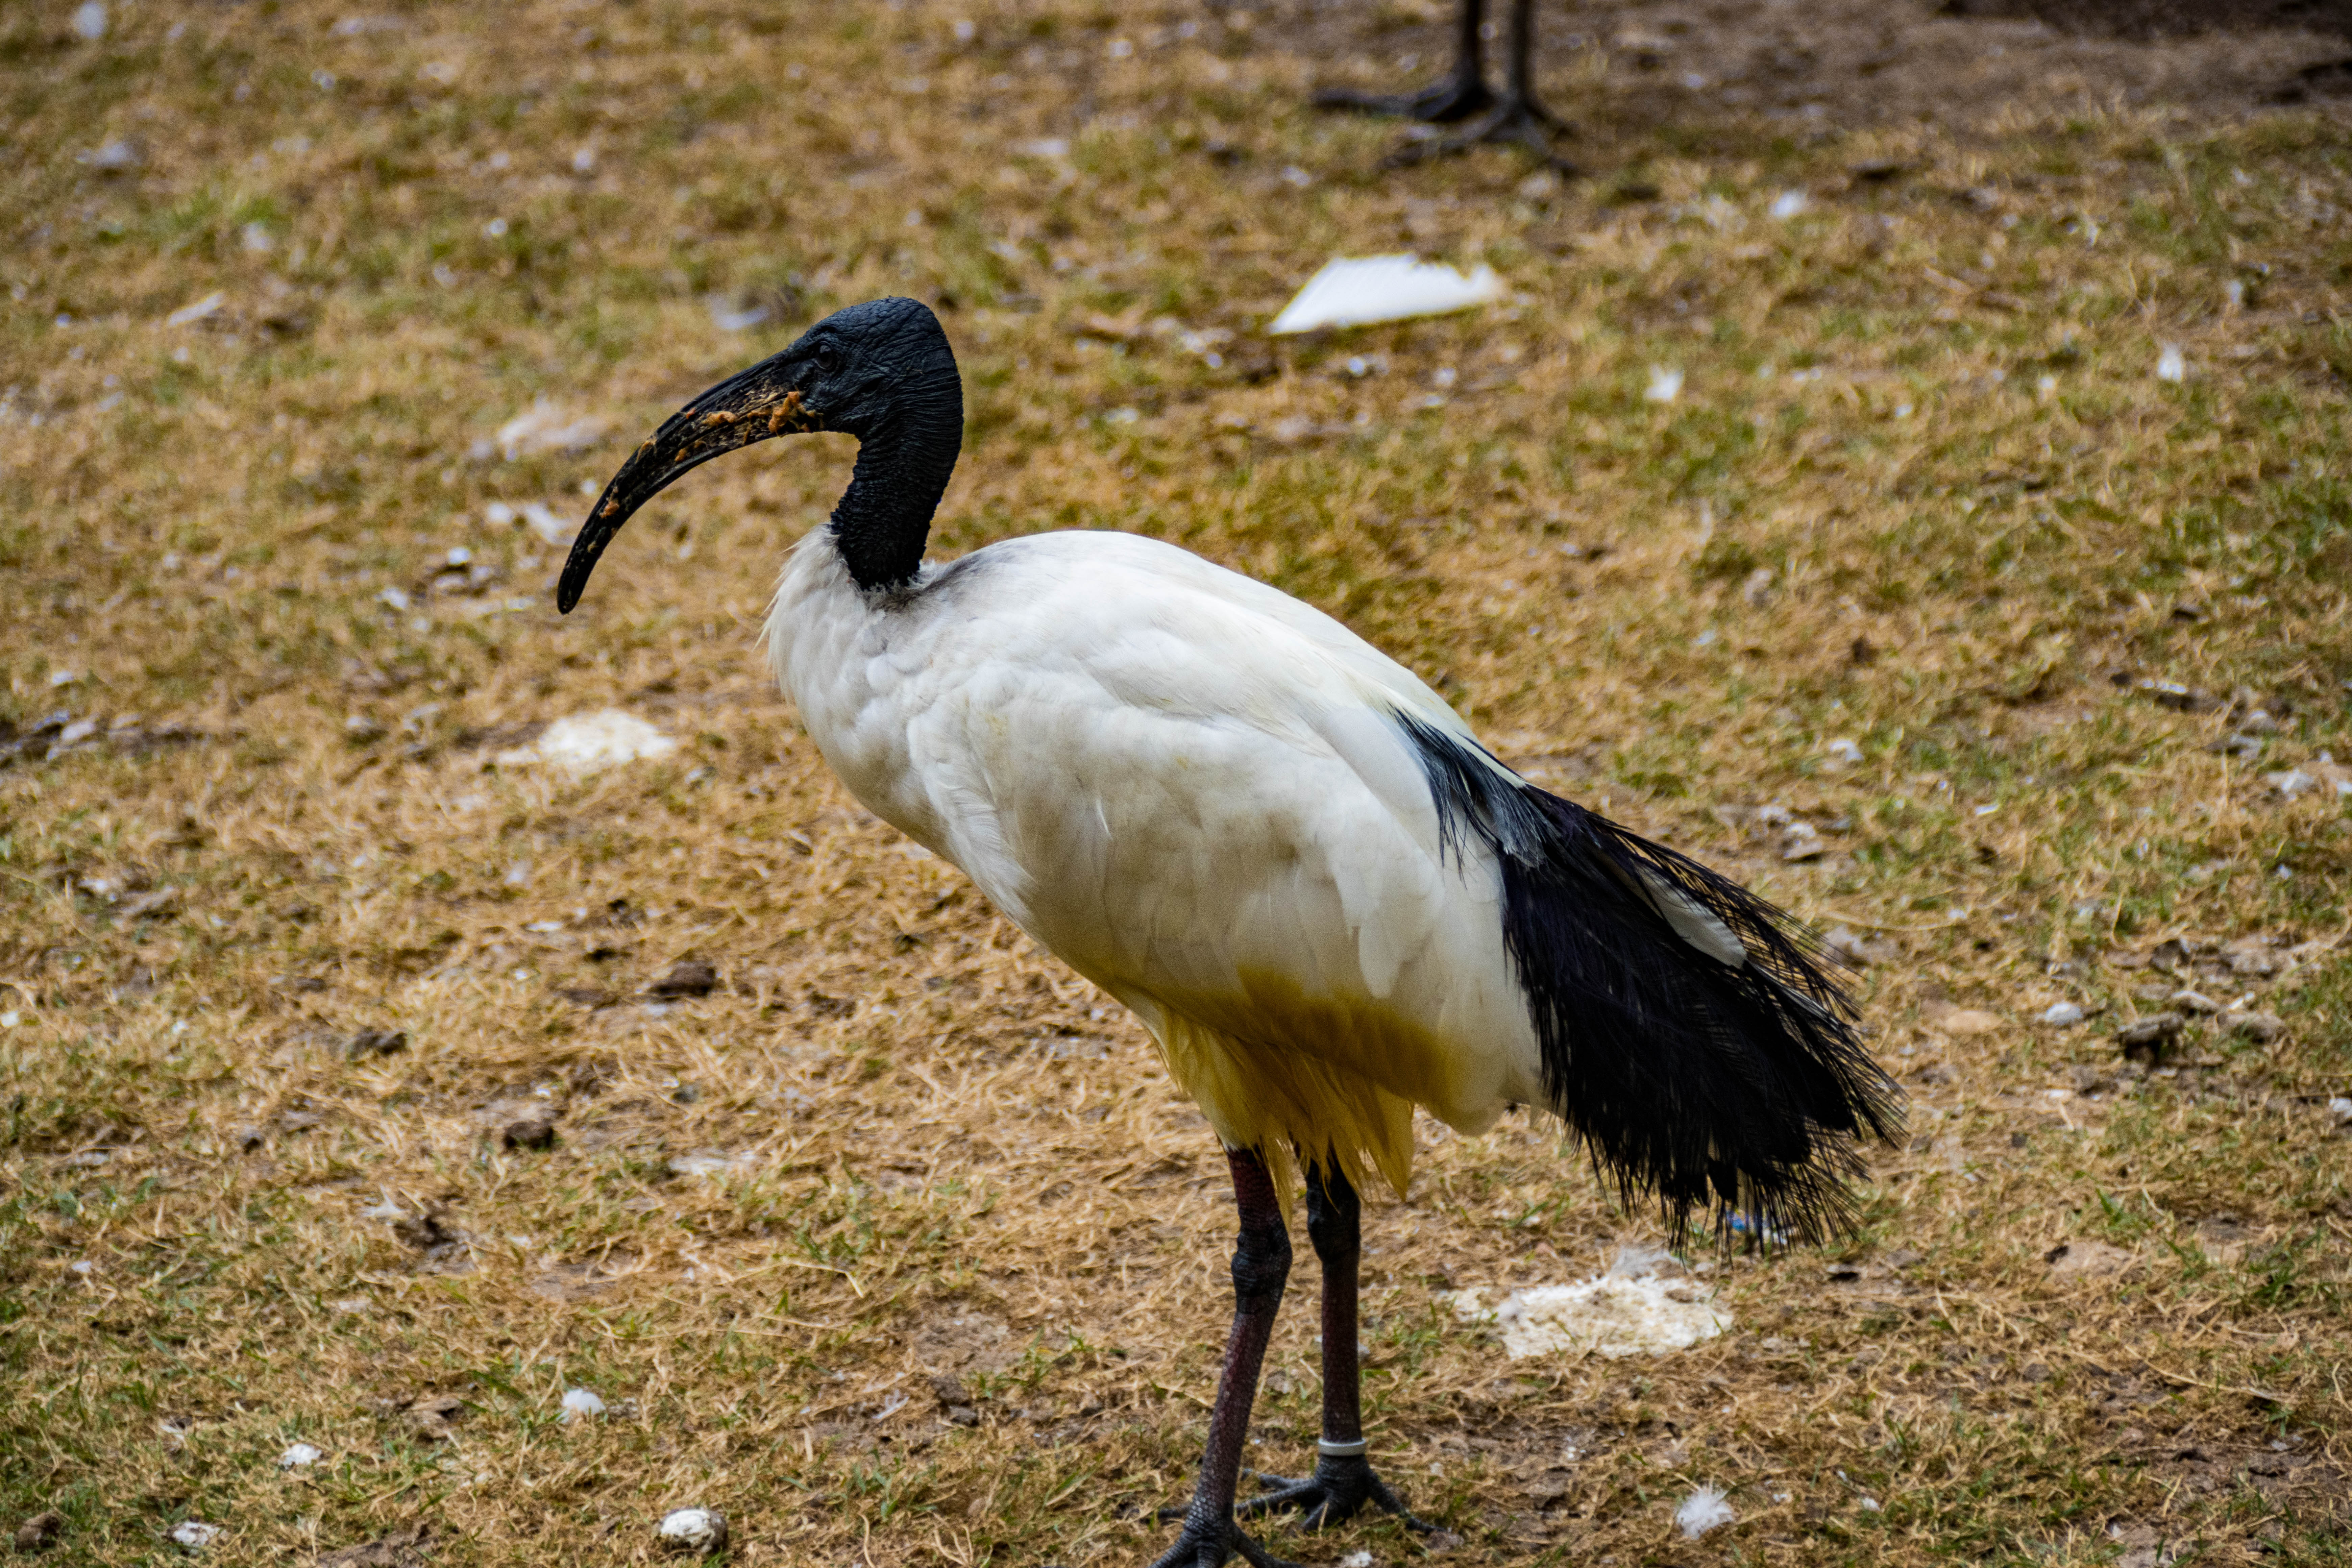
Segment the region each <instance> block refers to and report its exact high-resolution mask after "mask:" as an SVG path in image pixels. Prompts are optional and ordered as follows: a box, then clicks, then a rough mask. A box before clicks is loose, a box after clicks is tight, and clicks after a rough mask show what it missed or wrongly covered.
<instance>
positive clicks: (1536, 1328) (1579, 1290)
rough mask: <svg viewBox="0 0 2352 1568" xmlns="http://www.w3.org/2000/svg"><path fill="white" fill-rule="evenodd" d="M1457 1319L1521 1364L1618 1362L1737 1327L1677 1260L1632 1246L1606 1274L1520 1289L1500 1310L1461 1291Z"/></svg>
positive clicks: (1474, 1293) (1456, 1300)
mask: <svg viewBox="0 0 2352 1568" xmlns="http://www.w3.org/2000/svg"><path fill="white" fill-rule="evenodd" d="M1452 1300H1453V1306H1454V1315H1455V1316H1456V1317H1458V1318H1460V1319H1462V1320H1463V1321H1465V1322H1491V1323H1493V1324H1495V1325H1496V1327H1497V1328H1498V1329H1500V1330H1501V1331H1502V1337H1503V1352H1504V1353H1505V1354H1506V1355H1507V1356H1509V1357H1510V1359H1511V1360H1513V1361H1524V1360H1526V1359H1527V1358H1528V1357H1529V1356H1535V1355H1544V1354H1549V1353H1552V1352H1566V1353H1568V1354H1570V1355H1582V1354H1585V1353H1586V1352H1591V1354H1594V1355H1599V1356H1605V1357H1608V1358H1610V1359H1611V1360H1617V1359H1621V1358H1622V1357H1625V1356H1635V1355H1664V1354H1665V1353H1667V1352H1670V1351H1678V1350H1687V1349H1688V1348H1690V1347H1691V1346H1692V1345H1695V1344H1696V1343H1698V1342H1700V1341H1701V1340H1710V1339H1713V1338H1714V1337H1715V1336H1716V1335H1717V1334H1719V1333H1722V1332H1723V1331H1725V1330H1726V1329H1727V1328H1729V1327H1730V1326H1731V1314H1730V1313H1729V1312H1727V1311H1725V1310H1723V1309H1722V1308H1720V1307H1718V1306H1717V1305H1716V1304H1715V1299H1714V1292H1712V1291H1710V1290H1708V1289H1706V1288H1705V1287H1703V1286H1701V1285H1700V1284H1699V1283H1698V1281H1696V1279H1691V1278H1690V1277H1689V1276H1688V1275H1687V1274H1685V1273H1684V1272H1683V1271H1682V1269H1681V1268H1680V1266H1679V1265H1677V1264H1676V1263H1675V1261H1674V1258H1672V1256H1671V1255H1669V1254H1667V1253H1664V1252H1661V1251H1659V1250H1657V1249H1655V1248H1653V1247H1624V1248H1622V1250H1620V1251H1619V1253H1618V1254H1617V1259H1616V1261H1615V1262H1614V1263H1612V1265H1611V1266H1610V1268H1609V1271H1608V1272H1607V1273H1605V1274H1601V1275H1596V1276H1595V1277H1593V1278H1592V1279H1587V1280H1583V1281H1581V1282H1580V1283H1578V1284H1574V1285H1537V1286H1532V1287H1529V1288H1528V1289H1524V1290H1514V1291H1512V1292H1511V1293H1510V1294H1509V1295H1507V1296H1506V1297H1504V1298H1503V1299H1502V1300H1501V1301H1499V1302H1497V1303H1496V1305H1495V1306H1493V1307H1492V1308H1489V1307H1487V1306H1486V1303H1485V1302H1484V1301H1483V1300H1480V1292H1478V1291H1476V1290H1458V1291H1455V1292H1454V1295H1453V1298H1452Z"/></svg>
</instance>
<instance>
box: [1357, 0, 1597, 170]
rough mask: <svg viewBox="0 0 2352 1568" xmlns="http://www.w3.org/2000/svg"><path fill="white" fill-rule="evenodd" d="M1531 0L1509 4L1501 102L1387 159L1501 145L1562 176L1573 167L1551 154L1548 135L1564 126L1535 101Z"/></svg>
mask: <svg viewBox="0 0 2352 1568" xmlns="http://www.w3.org/2000/svg"><path fill="white" fill-rule="evenodd" d="M1535 9H1536V8H1535V0H1511V41H1510V55H1509V58H1507V60H1506V61H1505V62H1504V68H1503V96H1502V99H1501V100H1499V101H1498V102H1496V104H1495V106H1494V107H1493V108H1492V109H1490V110H1487V111H1486V113H1484V114H1481V115H1479V116H1478V117H1477V118H1476V119H1475V120H1473V121H1470V122H1469V123H1468V124H1466V125H1465V126H1463V127H1462V129H1461V130H1459V131H1456V132H1454V133H1453V134H1452V135H1450V136H1433V137H1430V138H1428V139H1426V140H1424V141H1420V142H1407V143H1405V145H1404V146H1402V147H1401V148H1399V149H1398V150H1397V151H1396V152H1394V153H1391V154H1390V155H1389V162H1390V163H1391V164H1401V163H1420V162H1421V161H1422V160H1423V159H1425V158H1435V157H1440V156H1442V155H1444V154H1445V153H1460V152H1463V151H1465V149H1467V148H1471V147H1475V146H1476V145H1478V143H1480V142H1511V143H1513V144H1515V145H1517V146H1520V147H1524V148H1526V149H1527V150H1528V152H1529V153H1533V154H1534V155H1535V157H1536V159H1537V161H1538V162H1539V163H1545V164H1547V165H1549V167H1551V168H1554V169H1557V170H1559V172H1560V173H1561V174H1574V173H1576V165H1575V164H1573V163H1570V162H1569V161H1568V160H1567V159H1565V158H1563V157H1561V156H1560V155H1559V153H1555V152H1553V151H1552V147H1551V134H1550V133H1551V132H1561V133H1563V134H1565V133H1566V132H1567V131H1568V129H1569V126H1568V122H1567V121H1564V120H1562V119H1560V118H1559V116H1558V115H1556V114H1554V113H1553V112H1552V111H1551V110H1549V109H1546V108H1545V107H1544V106H1543V105H1542V104H1540V103H1538V102H1537V101H1536V87H1535V54H1536V18H1535Z"/></svg>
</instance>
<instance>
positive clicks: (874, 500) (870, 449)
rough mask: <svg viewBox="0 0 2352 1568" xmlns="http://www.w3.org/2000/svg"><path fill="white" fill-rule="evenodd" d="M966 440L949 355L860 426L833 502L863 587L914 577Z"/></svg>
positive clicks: (845, 551)
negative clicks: (845, 482) (942, 370)
mask: <svg viewBox="0 0 2352 1568" xmlns="http://www.w3.org/2000/svg"><path fill="white" fill-rule="evenodd" d="M962 447H963V385H962V382H961V379H960V378H959V377H958V376H957V375H956V374H955V371H954V369H953V367H952V363H950V368H949V369H948V370H947V372H946V374H944V375H940V374H933V375H929V376H926V377H924V378H922V379H921V380H920V381H919V382H916V383H914V384H909V385H907V386H904V387H902V388H901V389H900V390H899V391H898V394H897V395H895V396H894V397H893V398H892V399H891V402H890V406H889V411H888V413H887V414H886V415H885V416H883V417H882V418H881V419H880V420H879V421H877V423H876V425H875V426H874V427H873V428H872V429H871V430H868V431H865V432H863V433H861V439H860V441H859V444H858V448H857V468H856V473H854V474H853V475H852V476H851V478H850V480H849V489H846V490H845V491H843V492H842V496H841V501H840V503H839V504H838V505H836V506H835V508H834V509H833V537H834V542H835V545H836V547H837V548H839V550H840V551H841V559H842V561H843V562H844V563H845V564H846V565H847V566H848V567H849V575H850V577H851V579H852V580H853V581H855V582H856V584H857V585H858V586H859V587H861V588H899V587H904V586H905V585H906V584H908V583H911V582H912V581H914V577H915V573H916V571H917V569H918V568H919V567H920V566H921V565H922V563H923V544H924V542H925V541H926V540H928V539H929V537H930V533H931V514H932V513H933V512H935V511H937V510H939V505H940V497H941V496H942V495H945V494H946V493H947V488H948V477H949V476H950V474H952V473H954V472H955V465H956V454H957V453H958V452H959V451H960V450H961V449H962Z"/></svg>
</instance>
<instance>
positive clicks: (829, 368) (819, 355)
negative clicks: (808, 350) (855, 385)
mask: <svg viewBox="0 0 2352 1568" xmlns="http://www.w3.org/2000/svg"><path fill="white" fill-rule="evenodd" d="M816 368H817V369H818V371H819V372H821V373H822V374H825V375H833V374H837V373H838V372H839V371H840V369H841V351H840V350H839V349H837V348H835V347H834V346H833V345H832V344H831V343H819V344H817V346H816Z"/></svg>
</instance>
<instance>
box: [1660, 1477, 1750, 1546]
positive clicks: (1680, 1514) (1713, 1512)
mask: <svg viewBox="0 0 2352 1568" xmlns="http://www.w3.org/2000/svg"><path fill="white" fill-rule="evenodd" d="M1736 1518H1738V1515H1736V1514H1734V1513H1733V1512H1732V1511H1731V1505H1730V1504H1729V1503H1727V1502H1726V1501H1725V1500H1724V1499H1723V1494H1722V1493H1721V1492H1719V1491H1717V1490H1716V1489H1714V1488H1713V1487H1701V1488H1699V1489H1698V1490H1696V1491H1695V1492H1693V1493H1691V1495H1690V1496H1688V1497H1686V1498H1685V1499H1683V1505H1682V1507H1680V1508H1678V1509H1676V1510H1675V1529H1676V1530H1679V1531H1682V1532H1683V1539H1684V1540H1685V1541H1696V1540H1697V1539H1698V1538H1699V1537H1700V1536H1702V1535H1705V1534H1706V1532H1707V1531H1710V1530H1717V1529H1720V1528H1721V1527H1722V1526H1724V1525H1727V1524H1729V1523H1730V1522H1731V1521H1733V1520H1734V1519H1736Z"/></svg>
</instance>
